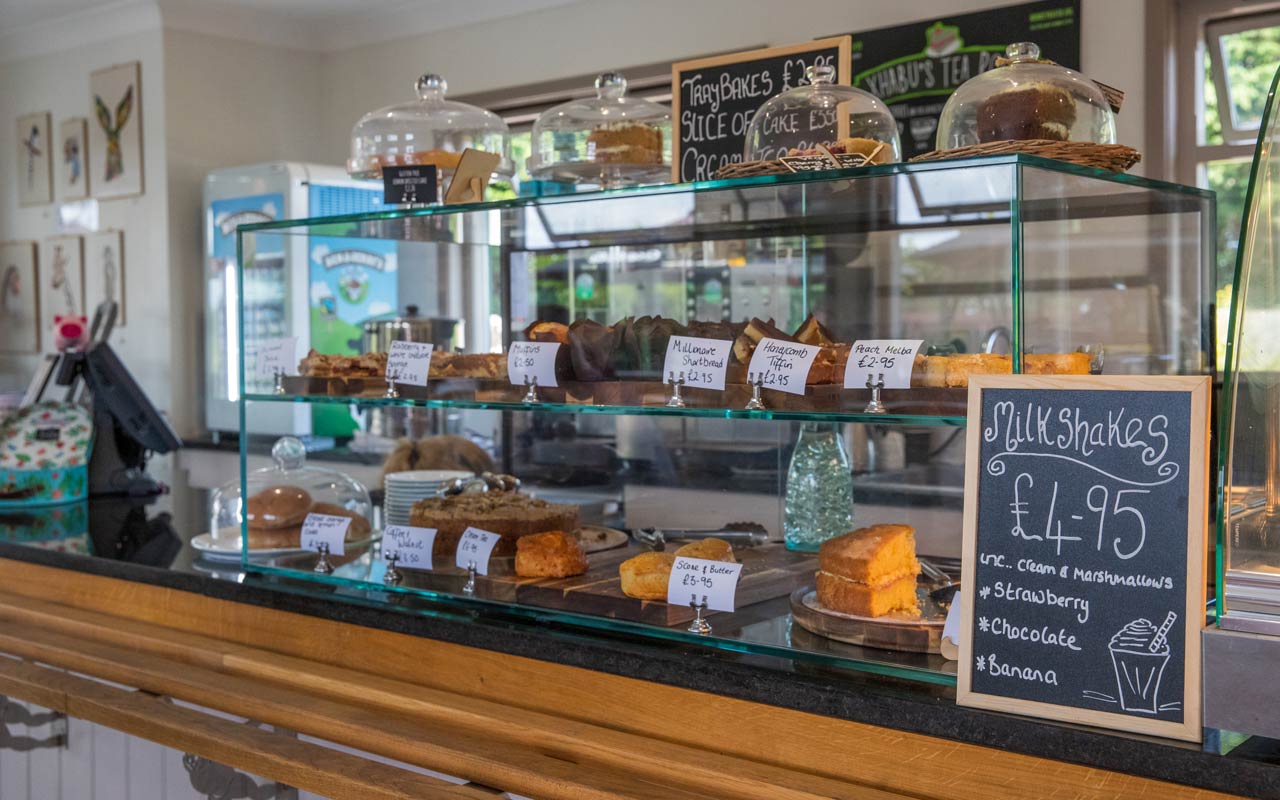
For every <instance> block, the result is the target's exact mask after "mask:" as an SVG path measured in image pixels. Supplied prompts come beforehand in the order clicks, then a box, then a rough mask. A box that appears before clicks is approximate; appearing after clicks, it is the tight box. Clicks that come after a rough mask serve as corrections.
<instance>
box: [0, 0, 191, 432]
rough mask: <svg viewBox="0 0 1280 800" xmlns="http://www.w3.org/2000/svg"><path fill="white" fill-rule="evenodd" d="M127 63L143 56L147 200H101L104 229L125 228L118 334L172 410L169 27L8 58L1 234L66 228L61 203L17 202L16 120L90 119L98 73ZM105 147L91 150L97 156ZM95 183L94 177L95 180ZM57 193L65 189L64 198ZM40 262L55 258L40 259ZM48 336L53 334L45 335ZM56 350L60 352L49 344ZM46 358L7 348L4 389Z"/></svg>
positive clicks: (126, 354) (123, 350)
mask: <svg viewBox="0 0 1280 800" xmlns="http://www.w3.org/2000/svg"><path fill="white" fill-rule="evenodd" d="M127 61H141V62H142V104H141V108H142V139H143V150H144V153H143V158H144V169H143V175H144V179H145V182H146V185H145V189H146V193H145V194H143V195H142V196H141V197H135V198H124V199H119V200H104V201H101V202H100V203H99V206H98V207H99V211H98V213H99V224H100V227H101V228H104V229H105V228H116V229H119V230H123V231H124V240H125V242H124V257H125V304H126V308H127V310H128V325H127V327H125V328H122V329H119V330H118V331H117V332H116V334H115V335H114V336H113V337H112V341H113V345H114V346H115V347H116V349H117V350H118V351H119V352H120V355H121V356H122V357H123V358H124V359H125V361H126V362H127V363H128V364H129V367H130V369H131V370H132V371H133V374H134V376H135V377H136V378H137V379H138V381H139V382H140V383H141V384H142V386H143V388H144V389H145V390H146V391H147V392H148V394H150V395H151V396H152V397H153V398H154V399H155V401H156V403H157V405H160V406H161V407H162V408H164V409H169V408H171V405H170V377H169V369H170V364H171V363H172V361H171V358H170V353H169V341H170V332H171V330H172V328H171V326H170V321H171V314H170V303H169V295H168V292H169V279H168V272H167V270H166V268H165V265H166V263H167V259H168V254H169V249H168V244H169V239H168V231H167V230H166V219H167V214H168V208H167V205H166V203H165V145H166V139H165V131H164V118H165V109H164V91H165V90H164V71H163V69H162V66H163V52H162V44H161V34H160V30H159V26H158V19H157V26H156V28H155V29H154V30H150V31H143V32H139V33H134V34H129V35H126V36H119V37H116V38H112V39H109V40H105V41H101V42H94V43H89V44H80V45H78V46H76V47H74V48H71V49H68V50H65V51H62V52H57V53H49V54H46V55H40V56H35V57H31V58H26V59H22V60H19V61H10V62H5V63H0V187H3V191H0V240H26V239H34V240H42V239H45V238H46V237H49V236H52V235H54V234H56V233H58V230H57V224H56V218H55V216H54V213H55V209H56V206H54V205H48V206H41V207H36V208H18V207H17V193H16V192H15V191H14V190H13V188H12V187H13V186H14V185H15V183H16V178H15V176H14V174H13V171H14V169H15V168H16V163H17V160H16V158H15V157H14V154H15V153H16V152H17V146H18V145H17V142H16V141H15V137H16V131H15V126H14V124H13V120H14V118H15V117H17V116H18V115H20V114H25V113H29V112H33V111H49V112H51V115H52V122H53V126H54V128H53V129H54V130H55V131H56V130H57V125H58V122H59V121H60V120H63V119H66V118H68V117H87V118H89V119H90V124H93V123H92V117H93V114H92V112H91V106H90V105H89V73H90V72H92V71H93V70H96V69H99V68H101V67H109V66H111V65H113V64H119V63H122V62H127ZM94 155H97V154H91V156H94ZM90 186H91V188H92V182H91V184H90ZM55 199H56V195H55ZM41 268H42V269H44V268H46V265H44V264H41ZM41 338H42V340H44V341H45V342H49V341H50V339H51V337H49V336H48V335H44V336H42V337H41ZM47 349H52V347H51V346H50V347H49V348H47ZM38 363H39V358H38V357H37V356H11V355H0V390H3V389H17V388H22V387H25V385H26V383H27V380H28V378H29V376H30V375H31V372H32V371H33V370H34V368H35V366H36V365H37V364H38Z"/></svg>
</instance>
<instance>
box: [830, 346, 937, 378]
mask: <svg viewBox="0 0 1280 800" xmlns="http://www.w3.org/2000/svg"><path fill="white" fill-rule="evenodd" d="M923 346H924V340H923V339H859V340H858V341H856V342H854V343H853V348H852V349H851V350H850V351H849V361H848V363H846V364H845V366H844V388H846V389H865V388H867V376H870V377H871V380H872V381H873V382H874V381H877V380H879V379H880V376H881V375H883V376H884V388H886V389H910V388H911V368H912V367H913V366H915V363H916V353H918V352H920V348H921V347H923Z"/></svg>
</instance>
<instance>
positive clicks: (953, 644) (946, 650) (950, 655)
mask: <svg viewBox="0 0 1280 800" xmlns="http://www.w3.org/2000/svg"><path fill="white" fill-rule="evenodd" d="M966 602H968V601H967V600H965V599H964V589H961V590H960V591H958V592H956V594H955V597H953V598H952V599H951V605H950V607H948V608H947V621H946V622H944V623H943V624H942V645H941V648H940V649H941V651H942V657H943V658H945V659H947V660H948V661H956V660H957V659H959V658H960V617H961V614H962V613H963V609H962V606H961V604H962V603H966Z"/></svg>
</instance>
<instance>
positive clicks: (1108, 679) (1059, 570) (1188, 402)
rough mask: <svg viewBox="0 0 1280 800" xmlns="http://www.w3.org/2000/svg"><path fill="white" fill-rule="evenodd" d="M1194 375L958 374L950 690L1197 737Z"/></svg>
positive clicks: (1204, 479) (1199, 484) (1013, 707)
mask: <svg viewBox="0 0 1280 800" xmlns="http://www.w3.org/2000/svg"><path fill="white" fill-rule="evenodd" d="M1209 390H1210V385H1209V378H1207V377H1197V376H1192V377H1177V376H1073V377H1047V376H1027V375H1000V376H995V375H991V376H988V375H984V376H977V377H975V378H974V379H973V380H971V381H970V384H969V428H968V441H967V449H966V451H965V452H966V472H965V507H964V567H963V572H964V578H963V581H962V586H963V589H962V591H963V592H964V596H965V601H964V602H963V603H962V609H963V611H962V615H961V628H960V629H961V631H962V633H961V636H960V639H961V641H960V672H959V682H958V691H957V701H958V702H959V703H960V704H961V705H970V706H978V707H981V708H989V709H994V710H997V711H1008V712H1014V713H1021V714H1029V715H1033V716H1036V717H1041V718H1048V719H1059V720H1065V721H1068V722H1078V723H1085V724H1090V725H1099V726H1103V727H1109V728H1116V729H1120V730H1129V731H1134V732H1137V733H1145V734H1152V735H1157V736H1167V737H1170V738H1177V739H1185V740H1188V741H1200V739H1201V735H1202V732H1201V726H1200V630H1201V628H1202V627H1203V626H1204V619H1205V584H1206V574H1205V541H1206V539H1205V536H1206V531H1207V528H1208V513H1207V509H1208V490H1207V487H1208V477H1209V460H1208V445H1209Z"/></svg>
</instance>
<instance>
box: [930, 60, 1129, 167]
mask: <svg viewBox="0 0 1280 800" xmlns="http://www.w3.org/2000/svg"><path fill="white" fill-rule="evenodd" d="M1005 55H1006V57H1007V58H1008V59H1009V64H1008V65H1006V66H1003V67H996V68H995V69H992V70H987V71H986V72H983V73H982V74H980V75H977V76H975V77H973V78H971V79H969V80H967V81H965V82H964V83H963V84H961V86H960V88H958V89H956V90H955V92H954V93H952V95H951V97H950V98H948V99H947V104H946V106H944V107H943V109H942V115H941V116H940V117H939V118H938V149H939V150H951V149H954V148H957V147H967V146H969V145H975V144H986V143H987V142H1000V141H1005V140H1009V139H1038V140H1047V141H1055V142H1096V143H1098V144H1115V143H1116V117H1115V113H1114V112H1112V110H1111V105H1110V104H1109V103H1108V102H1107V98H1106V95H1104V94H1103V93H1102V90H1101V89H1099V88H1098V84H1096V83H1094V82H1093V81H1091V80H1089V79H1088V78H1086V77H1085V76H1084V75H1081V74H1080V73H1079V72H1076V71H1075V70H1072V69H1067V68H1066V67H1062V66H1059V65H1057V64H1052V63H1047V62H1044V61H1041V60H1040V48H1039V47H1037V46H1036V45H1034V44H1032V43H1031V42H1019V43H1018V44H1011V45H1009V47H1008V49H1007V50H1006V51H1005Z"/></svg>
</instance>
